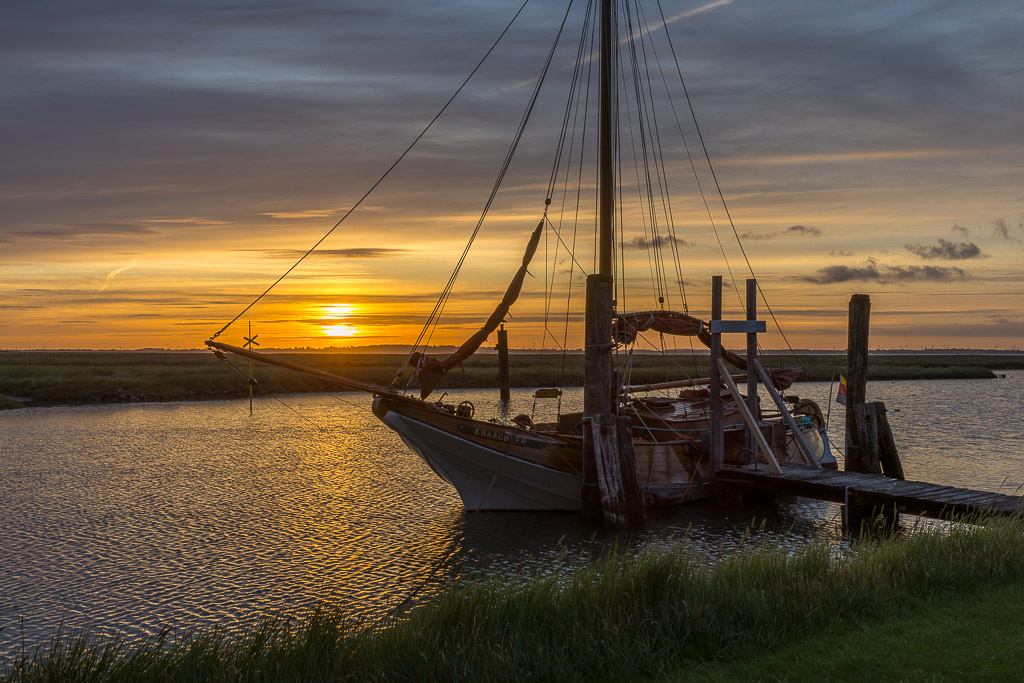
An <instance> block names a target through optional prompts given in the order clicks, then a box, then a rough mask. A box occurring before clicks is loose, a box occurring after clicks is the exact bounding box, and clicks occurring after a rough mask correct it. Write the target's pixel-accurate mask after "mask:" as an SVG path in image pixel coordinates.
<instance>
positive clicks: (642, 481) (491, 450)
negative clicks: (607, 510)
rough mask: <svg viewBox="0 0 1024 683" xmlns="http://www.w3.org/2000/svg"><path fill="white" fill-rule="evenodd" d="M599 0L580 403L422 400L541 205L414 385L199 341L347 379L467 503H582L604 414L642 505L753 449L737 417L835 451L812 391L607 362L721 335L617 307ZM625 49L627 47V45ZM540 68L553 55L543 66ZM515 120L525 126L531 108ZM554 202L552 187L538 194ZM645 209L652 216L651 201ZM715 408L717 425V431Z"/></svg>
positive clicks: (543, 506)
mask: <svg viewBox="0 0 1024 683" xmlns="http://www.w3.org/2000/svg"><path fill="white" fill-rule="evenodd" d="M599 10H600V12H599V22H595V23H599V28H598V30H597V32H598V33H599V35H600V40H599V45H600V47H599V62H600V67H599V70H600V79H599V80H600V93H599V102H600V112H599V134H598V151H597V155H596V156H597V159H598V174H597V175H598V182H597V185H598V188H597V189H598V192H597V194H598V200H597V205H598V211H597V214H598V220H597V244H598V252H599V253H598V254H597V269H596V272H593V273H590V274H589V275H588V276H587V294H586V318H585V332H584V337H585V364H586V370H585V381H584V405H583V411H582V412H572V413H565V414H563V413H561V411H560V410H559V414H558V415H557V418H556V419H555V420H553V421H549V422H534V421H533V420H532V419H531V418H529V417H527V416H520V417H519V418H516V419H515V420H501V419H498V418H496V417H492V418H490V419H482V418H481V417H479V416H476V415H475V409H474V406H473V405H472V403H470V402H469V401H462V402H459V403H446V402H444V400H443V397H442V400H439V401H431V400H428V399H429V397H430V395H431V394H432V392H433V390H434V389H435V388H436V387H437V386H438V384H440V383H441V382H442V381H443V379H444V377H445V375H446V373H447V372H448V371H449V370H451V369H452V368H454V367H457V366H458V365H459V364H460V363H462V362H463V361H464V360H465V359H466V358H468V357H469V356H471V355H472V354H473V353H474V352H475V351H476V350H477V349H479V347H480V346H481V345H482V344H483V343H484V341H486V339H487V338H488V336H489V335H490V334H491V333H493V332H494V330H495V329H496V328H497V327H498V325H499V324H501V322H502V321H503V320H504V319H505V317H506V316H507V315H508V312H509V309H510V307H511V306H512V305H513V304H514V303H515V301H516V300H517V298H518V297H519V294H520V291H521V289H522V287H523V283H524V279H525V277H526V275H527V269H528V267H529V265H530V263H531V261H532V259H533V257H534V255H535V253H536V251H537V248H538V244H539V242H540V239H541V235H542V233H543V231H544V229H545V227H546V225H547V210H546V209H545V214H544V218H543V219H542V220H541V221H540V223H539V224H538V225H537V227H536V228H535V229H534V231H533V233H532V234H531V236H530V238H529V241H528V243H527V247H526V250H525V253H524V256H523V259H522V264H521V266H520V267H519V269H518V271H517V272H516V273H515V275H514V276H513V278H512V280H511V282H510V284H509V286H508V288H507V290H506V292H505V295H504V297H503V298H502V301H501V302H500V303H499V304H498V305H497V307H496V308H495V309H494V311H493V312H492V314H491V315H490V316H489V318H488V319H487V321H486V322H485V323H484V325H483V326H482V327H481V329H480V330H479V331H478V332H477V333H476V334H474V335H473V336H472V337H471V338H470V339H468V340H467V341H466V342H465V343H464V344H463V345H462V346H460V347H459V348H458V349H457V350H456V351H455V352H454V353H453V354H451V355H450V356H448V357H447V358H443V359H439V358H434V357H431V356H429V355H428V354H427V353H425V351H423V352H420V351H414V352H412V353H411V354H410V356H409V359H408V362H407V365H408V366H410V367H412V368H413V369H414V371H415V372H414V375H415V377H416V379H417V380H418V384H419V394H420V395H419V396H414V395H412V394H410V393H408V390H407V389H408V387H407V388H406V389H403V388H401V387H400V386H398V383H397V382H396V383H394V384H393V385H392V386H382V385H376V384H371V383H366V382H359V381H355V380H351V379H348V378H345V377H341V376H337V375H333V374H330V373H326V372H323V371H320V370H317V369H313V368H308V367H305V366H302V365H298V364H295V363H291V362H288V361H284V360H281V359H276V358H273V357H272V356H265V355H264V354H261V353H257V352H254V351H251V350H250V349H245V348H240V347H237V346H232V345H228V344H225V343H223V342H218V341H216V340H215V339H210V340H208V341H207V342H206V344H207V346H209V347H210V348H211V349H212V350H214V351H215V352H216V353H218V354H223V353H225V352H227V353H232V354H236V355H239V356H243V357H247V358H251V359H255V360H261V361H264V362H267V363H270V364H272V365H277V366H281V367H285V368H289V369H292V370H295V371H297V372H304V373H307V374H311V375H314V376H317V377H321V378H324V379H328V380H330V381H331V382H333V383H335V384H336V385H337V386H339V387H340V388H342V389H346V390H353V391H362V392H366V393H370V394H373V395H374V399H373V413H374V415H376V416H377V417H378V418H379V419H380V420H381V421H382V422H383V423H384V424H386V425H387V426H388V427H390V428H391V429H393V430H394V431H395V432H396V433H397V434H398V435H399V436H400V437H401V439H402V440H403V441H404V442H405V443H406V444H407V445H408V447H409V448H410V449H411V450H412V451H414V452H415V453H417V454H418V455H419V456H420V457H421V458H422V459H423V460H424V461H425V462H426V463H427V464H428V465H429V466H430V468H431V469H432V470H433V471H434V472H435V473H436V474H437V475H438V476H439V477H441V478H442V479H444V480H445V481H447V482H449V483H450V484H451V485H452V486H453V487H454V488H455V490H456V491H457V492H458V494H459V496H460V498H461V499H462V502H463V504H464V506H465V507H466V508H467V509H469V510H485V509H486V510H580V509H581V508H582V507H583V506H584V498H585V497H586V495H587V494H586V492H585V489H586V487H585V485H584V482H585V479H587V478H588V477H591V478H592V477H593V472H592V471H590V472H589V474H588V468H590V469H591V470H592V468H593V464H592V462H591V461H592V458H593V455H592V454H593V449H594V448H595V446H594V443H593V442H594V439H595V438H596V437H595V436H594V432H593V431H592V430H596V428H597V427H596V425H598V424H599V423H604V422H606V421H605V420H603V418H604V417H607V416H613V417H614V418H615V419H616V420H618V424H619V425H624V426H623V427H621V428H620V429H621V431H620V432H619V433H618V435H617V437H616V438H618V439H619V443H621V444H623V448H622V450H623V452H627V451H632V452H631V454H630V455H629V460H630V467H632V466H633V465H632V463H633V462H635V470H634V472H635V476H636V481H637V482H638V484H639V488H640V490H641V491H642V496H643V501H644V503H646V504H647V505H671V504H680V503H685V502H689V501H695V500H699V499H701V498H705V497H707V496H709V495H710V494H711V490H712V489H711V483H712V481H713V475H714V471H715V468H716V467H720V466H728V465H745V464H748V463H749V462H750V460H751V456H752V453H753V451H752V449H751V448H750V445H749V444H748V443H747V442H746V440H745V436H744V432H745V430H744V425H745V424H746V425H747V426H749V427H750V429H749V430H746V431H749V432H751V433H753V432H757V433H758V435H760V434H761V433H764V434H767V435H768V437H769V438H770V439H771V443H769V442H768V441H767V440H764V439H761V440H760V445H761V447H760V449H759V452H760V455H761V457H767V458H768V459H769V460H770V461H771V462H772V463H774V465H775V466H776V467H778V462H780V461H781V462H790V461H806V462H809V463H811V464H813V465H815V466H821V464H822V463H824V464H826V465H828V464H834V462H835V461H834V458H831V455H830V453H829V452H828V446H827V441H826V440H825V439H824V438H823V430H821V427H822V424H823V422H824V420H823V419H822V415H821V410H820V409H819V408H818V406H817V405H815V404H814V403H813V402H812V401H800V400H798V399H797V400H793V401H791V402H790V403H788V404H787V403H784V402H783V401H782V400H781V399H780V400H778V401H777V408H778V412H777V414H775V415H774V416H772V415H769V414H768V413H767V411H757V409H756V407H755V411H756V412H760V413H761V414H760V415H756V416H751V415H750V413H749V409H748V408H747V407H746V403H745V401H746V399H745V398H744V397H743V396H741V395H740V394H739V392H738V390H737V389H736V388H735V385H734V384H733V382H732V379H731V378H730V377H729V376H728V375H726V376H725V378H724V379H725V381H726V384H727V385H728V387H729V388H728V389H727V391H726V393H725V394H724V395H719V392H720V385H719V381H718V377H717V376H716V375H717V374H718V373H717V371H716V370H717V369H716V368H715V367H713V368H712V376H711V378H710V379H704V380H703V386H702V384H701V381H700V380H696V381H695V380H692V379H682V380H680V381H677V382H669V383H662V384H658V385H645V386H636V385H633V386H630V385H628V384H626V385H624V384H623V383H621V382H620V380H619V374H618V373H617V372H616V371H615V369H614V368H615V365H614V360H615V359H614V352H615V351H616V350H617V349H626V348H629V347H631V345H633V344H635V343H636V341H637V339H638V336H639V335H640V334H641V333H643V332H645V331H647V330H654V331H656V332H658V333H661V334H669V335H690V336H696V337H697V338H698V339H700V340H701V341H702V342H704V343H705V344H708V345H709V346H716V344H715V343H713V342H714V341H715V338H714V337H713V335H712V333H711V330H710V325H709V324H708V323H707V322H704V321H701V320H699V319H697V318H695V317H692V316H690V315H689V314H688V313H685V312H683V313H680V312H675V311H671V310H663V309H662V308H659V309H657V310H648V311H640V312H630V313H617V312H616V310H615V307H616V302H615V300H614V298H615V292H616V286H615V272H614V270H615V269H614V267H613V266H614V259H613V253H614V247H615V245H614V235H615V220H616V213H615V203H616V197H617V186H616V183H615V167H616V161H617V160H616V156H615V155H616V147H617V145H616V130H615V126H616V125H617V121H618V111H617V107H618V97H617V90H616V88H617V86H616V80H617V79H616V76H617V73H618V69H617V60H616V54H617V50H618V46H619V45H620V42H621V41H622V39H621V37H620V36H619V35H618V31H617V20H616V19H617V9H616V2H615V0H601V1H600V7H599ZM585 32H586V29H585V30H584V33H585ZM634 39H635V38H631V40H634ZM556 44H557V39H556ZM584 45H585V40H581V42H580V46H581V47H580V51H579V53H580V55H585V52H586V51H585V50H584V49H583V46H584ZM553 50H554V48H552V51H553ZM633 54H634V57H635V52H634V53H633ZM578 59H579V58H578ZM548 63H549V64H550V55H549V58H548ZM577 65H579V61H578V62H577ZM546 69H547V65H546V66H545V73H546ZM538 89H539V86H538ZM534 96H536V91H535V95H534ZM530 108H531V109H532V103H531V105H530ZM567 111H568V109H567ZM522 125H523V126H525V120H524V123H523V124H522ZM521 133H522V127H521V128H520V131H519V134H521ZM513 150H514V146H513ZM580 158H581V159H582V155H581V157H580ZM506 167H507V166H506ZM496 188H497V185H496ZM492 199H493V194H492ZM550 203H551V198H550V191H549V195H548V197H547V200H546V204H545V206H547V205H549V204H550ZM651 218H652V220H653V215H652V216H651ZM268 291H269V290H268ZM446 291H447V290H446ZM663 301H664V298H663V297H659V303H662V302H663ZM236 320H237V318H236ZM229 325H230V323H229ZM226 327H227V326H225V329H226ZM222 331H223V330H222ZM218 334H219V333H218ZM214 336H215V337H216V336H217V335H214ZM723 357H724V358H725V360H727V361H728V362H729V363H730V364H732V365H733V366H735V367H738V368H741V369H746V370H747V371H748V373H751V374H753V373H755V371H757V372H759V373H763V374H762V378H763V379H764V380H765V381H767V382H769V383H770V384H771V385H772V386H773V389H771V392H772V394H773V396H775V395H776V394H775V391H774V389H775V388H777V389H785V388H787V387H789V386H790V385H791V384H792V382H793V381H794V380H795V379H796V376H797V375H798V374H799V369H783V370H775V371H773V372H772V373H764V371H763V368H760V367H759V366H758V365H757V363H756V361H754V359H751V363H750V364H749V365H750V367H749V368H748V363H747V359H745V358H743V357H741V356H738V355H736V354H732V353H729V352H723ZM722 367H723V368H724V367H725V366H724V365H723V366H722ZM399 374H401V371H400V373H399ZM678 388H683V391H682V393H681V394H679V395H677V396H670V397H651V396H648V394H649V392H651V391H655V390H660V391H664V390H668V389H678ZM548 391H556V392H557V390H548ZM556 395H557V394H556ZM716 422H717V423H718V424H720V425H721V429H720V430H719V431H717V432H713V431H712V427H713V425H714V423H716ZM716 433H717V434H721V437H720V438H721V445H720V446H719V447H718V456H717V458H718V460H719V462H717V463H716V462H714V459H713V458H712V455H713V453H714V452H715V446H714V445H713V443H714V438H713V437H714V435H715V434H716ZM613 441H614V439H613ZM588 453H589V455H588ZM588 463H590V464H588Z"/></svg>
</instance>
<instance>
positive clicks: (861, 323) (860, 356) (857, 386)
mask: <svg viewBox="0 0 1024 683" xmlns="http://www.w3.org/2000/svg"><path fill="white" fill-rule="evenodd" d="M870 319H871V298H870V297H869V296H868V295H867V294H854V295H853V296H852V297H850V323H849V324H850V329H849V335H848V340H849V342H848V346H847V349H846V471H847V472H860V473H862V474H878V475H880V474H882V465H881V460H882V456H881V451H882V450H883V449H885V450H887V451H888V449H889V443H888V442H889V441H890V440H891V439H892V432H891V431H889V423H888V421H887V420H885V406H884V405H882V404H879V403H866V400H867V382H868V328H869V325H870ZM879 405H881V406H882V409H881V411H879V410H878V406H879ZM882 421H885V426H884V427H883V426H882V425H881V424H880V423H881V422H882ZM891 448H892V451H891V452H892V453H895V449H896V447H895V444H892V447H891ZM898 458H899V456H898V455H897V456H896V463H897V464H898V462H899V459H898ZM893 470H894V471H895V470H896V467H895V466H893ZM898 471H899V474H900V475H901V476H902V474H903V468H902V466H900V467H899V468H898ZM844 512H845V514H846V520H847V528H848V529H849V530H850V531H853V532H855V533H856V532H859V531H860V529H861V526H862V525H863V523H864V522H865V521H869V520H878V521H882V522H883V523H884V524H885V526H886V527H887V528H892V527H893V526H895V525H896V523H898V522H899V513H898V512H897V511H896V509H895V508H883V509H874V508H870V507H867V506H863V505H855V504H853V503H851V504H849V505H847V506H846V510H845V511H844Z"/></svg>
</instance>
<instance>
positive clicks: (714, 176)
mask: <svg viewBox="0 0 1024 683" xmlns="http://www.w3.org/2000/svg"><path fill="white" fill-rule="evenodd" d="M655 2H657V4H658V12H659V13H660V15H661V22H662V25H663V26H664V27H665V37H666V38H667V39H668V46H669V49H670V50H671V51H672V58H673V60H674V61H675V65H676V72H677V73H678V74H679V83H680V85H682V87H683V94H684V95H685V96H686V104H687V106H688V107H689V108H690V117H691V118H692V119H693V127H694V130H696V132H697V138H698V139H699V140H700V145H701V148H702V149H703V150H704V157H705V159H706V160H707V163H708V169H709V170H710V171H711V177H712V179H713V180H714V181H715V189H716V190H717V191H718V196H719V198H720V200H721V202H722V209H723V210H724V211H725V215H726V217H727V218H728V219H729V226H730V227H731V228H732V232H733V235H735V237H736V244H737V246H739V249H740V253H741V254H742V255H743V260H744V261H745V262H746V264H747V270H748V271H749V272H750V275H751V277H753V278H754V279H755V281H756V279H757V276H756V275H754V267H753V266H752V265H751V264H750V259H749V258H748V257H747V251H746V249H744V248H743V240H741V239H740V234H739V231H738V230H737V229H736V223H735V222H734V221H733V219H732V214H731V212H730V211H729V205H728V203H727V202H726V201H725V193H724V192H722V187H721V185H720V184H719V182H718V174H717V173H715V167H714V164H712V163H711V155H710V154H709V153H708V148H707V145H706V144H705V143H704V135H703V134H702V133H701V130H700V124H699V123H698V122H697V114H696V112H695V111H694V109H693V102H692V101H691V100H690V93H689V90H688V89H687V87H686V82H685V81H684V79H683V72H682V68H681V67H680V66H679V57H678V56H677V55H676V48H675V44H674V43H673V42H672V35H671V34H670V33H669V31H668V21H667V20H666V19H665V11H664V10H663V9H662V6H661V0H655ZM716 234H717V231H716ZM729 277H730V278H731V279H732V280H733V289H734V290H735V291H736V296H737V297H739V298H740V306H741V308H745V304H744V302H743V299H742V296H741V294H740V290H739V287H737V286H736V280H735V277H734V276H733V274H732V269H731V268H730V269H729ZM757 291H758V292H759V293H760V294H761V300H762V301H763V302H764V305H765V308H767V309H768V314H769V315H771V317H772V322H774V323H775V327H776V329H778V331H779V334H780V335H782V340H783V341H784V342H786V347H787V348H788V349H789V351H790V353H791V354H792V355H793V358H795V359H796V360H797V362H800V359H799V357H798V356H797V355H796V351H795V350H794V349H793V345H792V344H790V343H789V339H788V338H787V337H786V333H785V331H783V329H782V325H780V324H779V320H778V318H776V317H775V311H773V310H772V307H771V304H769V303H768V299H767V297H765V294H764V290H763V289H762V288H761V283H760V282H758V283H757ZM800 365H801V367H803V363H801V364H800Z"/></svg>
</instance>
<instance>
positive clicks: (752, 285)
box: [736, 278, 758, 462]
mask: <svg viewBox="0 0 1024 683" xmlns="http://www.w3.org/2000/svg"><path fill="white" fill-rule="evenodd" d="M747 320H748V321H753V320H757V280H754V279H753V278H750V279H748V280H747ZM756 358H757V332H756V331H755V330H751V331H749V332H747V408H748V409H749V410H750V414H751V415H753V416H755V417H757V414H758V405H757V403H758V402H757V372H756V371H755V369H754V360H755V359H756ZM736 398H737V400H738V398H739V397H736ZM746 448H747V450H748V451H749V452H750V455H751V459H752V460H753V461H754V462H757V439H756V438H755V437H754V430H753V429H751V428H749V427H748V428H747V436H746Z"/></svg>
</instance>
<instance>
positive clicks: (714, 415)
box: [709, 275, 749, 477]
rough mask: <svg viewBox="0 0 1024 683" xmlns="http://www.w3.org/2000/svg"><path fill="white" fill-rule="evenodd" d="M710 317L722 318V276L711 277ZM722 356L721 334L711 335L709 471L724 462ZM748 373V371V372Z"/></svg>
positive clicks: (717, 468)
mask: <svg viewBox="0 0 1024 683" xmlns="http://www.w3.org/2000/svg"><path fill="white" fill-rule="evenodd" d="M711 319H712V320H721V319H722V276H721V275H715V276H713V277H712V278H711ZM721 357H722V335H721V334H719V333H712V335H711V384H710V386H709V388H710V390H711V434H710V435H709V436H710V438H711V448H710V451H711V453H710V459H711V472H712V475H711V476H712V477H714V476H715V475H714V473H715V472H718V470H720V469H722V465H723V464H724V462H725V431H724V424H723V421H722V377H721V373H720V371H719V369H718V360H719V359H720V358H721ZM748 374H749V373H748Z"/></svg>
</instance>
